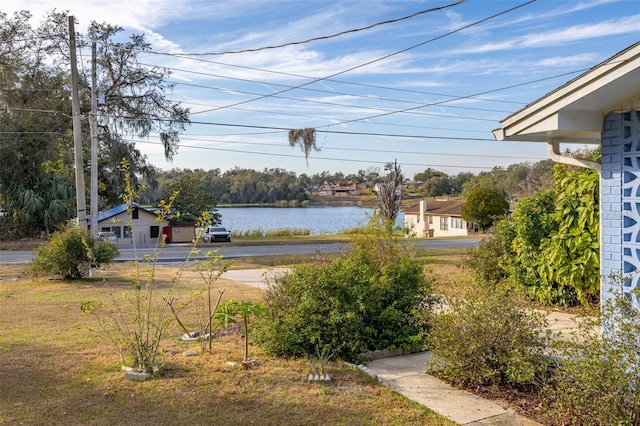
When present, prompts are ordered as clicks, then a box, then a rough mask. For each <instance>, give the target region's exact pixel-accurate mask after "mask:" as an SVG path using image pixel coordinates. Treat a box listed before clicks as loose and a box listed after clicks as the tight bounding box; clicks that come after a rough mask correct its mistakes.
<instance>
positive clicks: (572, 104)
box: [493, 43, 640, 302]
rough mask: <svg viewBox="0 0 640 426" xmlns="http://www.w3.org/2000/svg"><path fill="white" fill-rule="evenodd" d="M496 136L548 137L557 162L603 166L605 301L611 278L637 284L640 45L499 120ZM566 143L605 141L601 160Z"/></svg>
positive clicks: (513, 138)
mask: <svg viewBox="0 0 640 426" xmlns="http://www.w3.org/2000/svg"><path fill="white" fill-rule="evenodd" d="M500 124H501V127H500V128H499V129H497V130H494V132H493V134H494V136H495V138H496V139H497V140H499V141H530V142H545V143H547V144H548V146H549V153H550V156H551V158H552V159H554V160H555V161H557V162H561V163H566V164H573V165H578V166H582V167H589V168H593V169H596V170H599V171H600V265H601V266H600V274H601V286H600V288H601V290H600V292H601V301H603V302H604V301H606V300H607V299H608V298H609V297H611V291H610V290H612V287H613V286H616V285H620V284H619V283H615V282H612V281H611V280H610V278H609V277H610V276H613V275H620V274H621V273H622V274H624V275H625V276H627V275H628V276H629V277H630V278H629V279H627V280H625V282H624V283H623V291H624V292H625V293H629V292H630V290H631V289H633V288H636V287H638V286H639V285H640V274H639V273H638V272H640V43H637V44H634V45H633V46H631V47H629V48H627V49H625V50H623V51H621V52H619V53H618V54H616V55H615V56H613V57H611V58H610V59H607V60H606V61H604V62H602V63H600V64H598V65H596V66H595V67H593V68H592V69H590V70H589V71H587V72H586V73H584V74H582V75H581V76H579V77H577V78H575V79H573V80H571V81H569V82H568V83H567V84H565V85H563V86H561V87H559V88H558V89H556V90H554V91H552V92H550V93H548V94H547V95H545V96H544V97H542V98H540V99H538V100H536V101H534V102H533V103H531V104H529V105H528V106H526V107H525V108H523V109H521V110H520V111H518V112H516V113H514V114H512V115H510V116H509V117H507V118H505V119H504V120H503V121H501V122H500ZM561 143H572V144H595V145H598V144H599V145H600V146H602V162H601V164H600V163H593V162H589V161H581V160H577V159H574V158H569V157H565V156H562V155H561V154H560V149H559V145H560V144H561Z"/></svg>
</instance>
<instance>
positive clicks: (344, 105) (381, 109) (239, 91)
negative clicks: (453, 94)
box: [176, 83, 498, 122]
mask: <svg viewBox="0 0 640 426" xmlns="http://www.w3.org/2000/svg"><path fill="white" fill-rule="evenodd" d="M176 84H180V83H176ZM184 84H185V85H189V86H197V87H201V88H206V89H211V90H218V91H223V92H226V91H228V90H229V89H226V88H220V87H211V86H203V85H193V84H191V83H184ZM233 91H234V92H235V93H240V94H243V95H260V94H259V93H254V92H247V91H245V90H237V89H234V90H233ZM260 96H261V95H260ZM270 97H272V98H275V99H284V100H288V101H296V102H305V103H310V104H320V105H331V106H339V107H345V108H355V109H367V110H378V111H386V112H387V114H381V116H383V115H389V114H395V113H397V112H398V110H390V109H386V108H380V107H373V106H363V105H351V104H340V103H337V102H328V101H318V100H313V99H299V98H290V97H288V96H279V95H274V96H270ZM411 103H417V102H411ZM240 104H242V103H239V104H238V105H240ZM434 105H438V104H437V103H434ZM425 106H429V105H425V104H423V103H421V104H420V105H419V107H425ZM221 108H230V109H232V108H233V109H235V108H236V107H235V106H234V107H228V106H224V107H221ZM416 108H418V107H416ZM216 109H217V108H213V109H209V110H204V111H198V112H194V113H191V115H196V114H201V113H202V112H206V111H211V110H216ZM407 114H414V115H421V116H431V117H432V116H435V117H443V118H456V119H464V120H477V121H490V122H497V121H498V120H497V119H489V118H478V117H461V116H454V115H446V114H436V113H429V112H418V111H413V110H412V109H410V108H408V109H407ZM326 120H330V119H326Z"/></svg>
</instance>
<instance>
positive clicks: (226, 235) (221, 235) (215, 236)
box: [202, 226, 231, 243]
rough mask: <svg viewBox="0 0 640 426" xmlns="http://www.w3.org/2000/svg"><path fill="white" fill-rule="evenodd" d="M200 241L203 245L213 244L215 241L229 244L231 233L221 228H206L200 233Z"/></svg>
mask: <svg viewBox="0 0 640 426" xmlns="http://www.w3.org/2000/svg"><path fill="white" fill-rule="evenodd" d="M202 240H203V241H204V242H205V243H213V242H216V241H223V242H227V243H230V242H231V232H230V231H229V230H227V228H223V227H222V226H207V228H206V229H205V230H204V232H203V233H202Z"/></svg>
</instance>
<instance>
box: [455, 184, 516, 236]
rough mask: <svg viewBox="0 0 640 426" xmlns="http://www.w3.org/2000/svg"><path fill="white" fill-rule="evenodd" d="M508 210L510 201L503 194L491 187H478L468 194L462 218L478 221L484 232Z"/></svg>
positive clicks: (468, 220)
mask: <svg viewBox="0 0 640 426" xmlns="http://www.w3.org/2000/svg"><path fill="white" fill-rule="evenodd" d="M508 211H509V203H507V201H506V200H505V199H504V197H503V196H502V195H500V194H499V193H497V192H496V191H492V190H491V189H487V188H483V187H477V188H474V189H472V190H471V191H470V192H469V194H467V197H466V202H465V203H464V205H463V206H462V218H463V219H464V220H466V221H467V222H476V223H477V224H478V225H479V226H480V228H482V231H483V232H484V231H486V230H487V228H489V227H490V226H491V225H492V224H493V221H494V220H495V219H496V218H498V217H501V216H504V215H505V214H506V213H507V212H508Z"/></svg>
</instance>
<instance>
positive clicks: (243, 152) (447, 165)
mask: <svg viewBox="0 0 640 426" xmlns="http://www.w3.org/2000/svg"><path fill="white" fill-rule="evenodd" d="M130 142H133V143H142V144H151V145H162V143H161V142H153V141H143V140H130ZM180 147H181V148H182V147H184V148H194V149H203V150H210V151H222V152H235V153H239V154H253V155H266V156H271V157H287V158H297V159H304V158H306V157H305V156H304V155H294V154H282V153H272V152H261V151H246V150H238V149H228V148H213V147H202V146H192V145H180ZM313 159H314V160H323V161H341V162H349V163H363V164H382V165H384V164H387V163H388V161H375V160H371V161H366V160H358V159H351V158H329V157H318V156H313ZM401 164H402V165H403V166H414V167H426V168H429V167H448V168H455V169H489V168H492V167H494V166H469V165H464V166H457V165H450V164H423V163H406V162H402V163H401Z"/></svg>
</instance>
